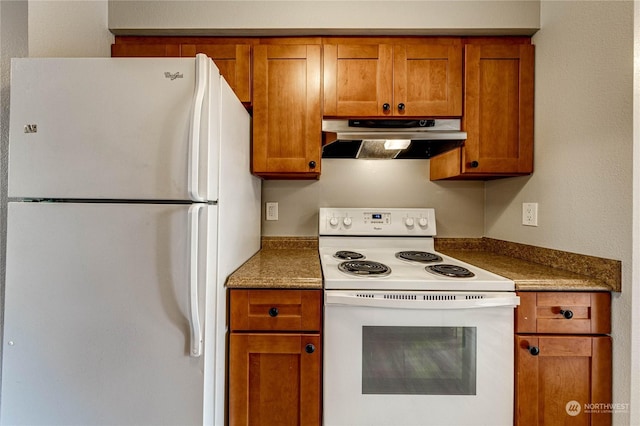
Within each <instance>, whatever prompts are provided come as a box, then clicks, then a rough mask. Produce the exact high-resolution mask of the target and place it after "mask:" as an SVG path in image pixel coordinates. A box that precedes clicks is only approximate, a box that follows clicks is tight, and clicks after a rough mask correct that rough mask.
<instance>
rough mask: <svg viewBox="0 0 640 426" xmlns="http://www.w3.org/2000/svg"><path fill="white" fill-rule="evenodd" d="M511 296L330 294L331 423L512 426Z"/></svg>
mask: <svg viewBox="0 0 640 426" xmlns="http://www.w3.org/2000/svg"><path fill="white" fill-rule="evenodd" d="M518 304H519V298H518V297H517V296H516V295H515V293H497V292H496V293H452V292H442V293H438V292H377V291H371V292H369V291H360V292H349V291H331V290H329V291H326V292H325V332H324V370H323V371H324V373H323V374H324V380H323V387H324V391H323V392H324V398H323V404H324V416H323V417H324V424H325V425H331V426H333V425H336V426H337V425H340V426H342V425H403V426H409V425H456V426H457V425H489V424H490V425H511V424H513V357H514V355H513V309H514V307H515V306H516V305H518Z"/></svg>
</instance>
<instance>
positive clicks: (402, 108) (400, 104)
mask: <svg viewBox="0 0 640 426" xmlns="http://www.w3.org/2000/svg"><path fill="white" fill-rule="evenodd" d="M398 111H404V104H403V103H399V104H398Z"/></svg>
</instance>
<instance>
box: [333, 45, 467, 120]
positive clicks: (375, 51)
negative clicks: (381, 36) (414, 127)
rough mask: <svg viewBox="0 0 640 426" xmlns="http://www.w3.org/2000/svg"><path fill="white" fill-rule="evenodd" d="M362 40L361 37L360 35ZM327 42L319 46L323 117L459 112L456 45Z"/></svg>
mask: <svg viewBox="0 0 640 426" xmlns="http://www.w3.org/2000/svg"><path fill="white" fill-rule="evenodd" d="M360 41H362V40H360ZM388 41H389V43H382V44H357V43H355V42H354V44H331V43H330V42H328V43H327V44H325V45H324V46H323V49H324V67H323V71H324V87H323V91H324V109H323V115H324V116H337V117H385V116H386V117H408V116H414V117H424V116H430V117H440V116H460V115H461V114H462V47H461V43H460V41H459V40H449V41H448V42H447V43H446V44H435V43H434V42H431V43H429V42H426V41H425V42H424V43H422V44H406V45H400V44H399V45H394V44H391V43H392V42H393V40H392V39H390V40H388Z"/></svg>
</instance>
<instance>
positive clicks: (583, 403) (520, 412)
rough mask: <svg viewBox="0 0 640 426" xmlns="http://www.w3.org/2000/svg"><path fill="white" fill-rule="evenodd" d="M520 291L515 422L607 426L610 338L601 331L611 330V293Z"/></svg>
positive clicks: (524, 425) (544, 425) (521, 424)
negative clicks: (524, 331)
mask: <svg viewBox="0 0 640 426" xmlns="http://www.w3.org/2000/svg"><path fill="white" fill-rule="evenodd" d="M519 295H520V303H521V304H520V306H519V307H518V308H517V310H516V332H517V333H518V334H516V337H515V367H516V382H515V422H514V423H515V424H516V425H519V426H536V425H540V426H554V425H585V426H586V425H591V426H606V425H610V424H611V418H612V416H611V410H610V407H609V408H608V407H607V404H611V402H612V378H611V375H612V372H611V370H612V365H611V354H612V340H611V337H610V336H608V335H606V334H604V333H609V332H610V322H609V318H608V317H610V295H609V294H608V293H579V292H576V293H554V292H534V293H528V292H527V293H520V294H519ZM574 321H575V324H576V325H575V326H574V325H573V324H574ZM603 327H604V328H603ZM523 330H527V332H526V333H522V331H523ZM540 330H544V331H543V332H540ZM564 330H574V331H570V332H567V331H564ZM575 330H578V331H575ZM579 330H582V331H579ZM591 330H598V331H595V332H594V331H591ZM549 333H555V334H549ZM580 333H583V334H580ZM596 333H602V334H596Z"/></svg>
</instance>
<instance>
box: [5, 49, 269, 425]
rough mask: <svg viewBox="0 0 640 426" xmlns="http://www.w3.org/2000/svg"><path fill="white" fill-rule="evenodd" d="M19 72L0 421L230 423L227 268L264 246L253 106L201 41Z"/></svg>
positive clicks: (21, 65)
mask: <svg viewBox="0 0 640 426" xmlns="http://www.w3.org/2000/svg"><path fill="white" fill-rule="evenodd" d="M11 72H12V76H11V105H10V107H11V109H10V116H11V118H10V143H9V187H8V195H9V203H8V204H9V205H8V230H7V257H6V259H7V264H6V291H5V301H4V329H3V348H2V389H1V393H0V398H1V399H0V423H1V424H4V425H14V424H29V425H37V424H43V425H44V424H57V425H201V424H205V425H214V424H215V425H221V424H224V418H225V370H226V368H225V363H226V357H225V353H226V347H225V346H226V345H225V340H226V328H227V319H226V318H227V313H226V291H225V287H224V284H225V279H226V277H227V276H228V275H229V274H230V273H231V272H233V271H234V270H235V269H236V268H237V267H238V266H240V265H241V264H242V263H243V262H244V261H246V260H247V259H248V258H249V257H250V256H251V255H253V254H254V253H255V252H257V251H258V249H259V245H260V181H259V180H258V179H257V178H255V177H253V176H252V175H251V174H250V167H249V161H250V117H249V115H248V113H247V112H246V110H245V108H244V107H243V106H242V104H241V103H240V101H239V100H238V99H237V98H236V96H235V95H234V94H233V92H232V91H231V89H230V87H229V85H228V84H227V83H226V81H225V80H224V79H223V78H221V77H220V74H219V71H218V69H217V68H216V66H215V64H214V63H213V61H211V59H209V58H208V57H206V56H204V55H198V56H197V57H196V58H195V59H194V58H190V59H187V58H184V59H183V58H172V59H169V58H158V59H149V58H144V59H134V58H75V59H72V58H57V59H54V58H24V59H14V60H13V62H12V69H11Z"/></svg>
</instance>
